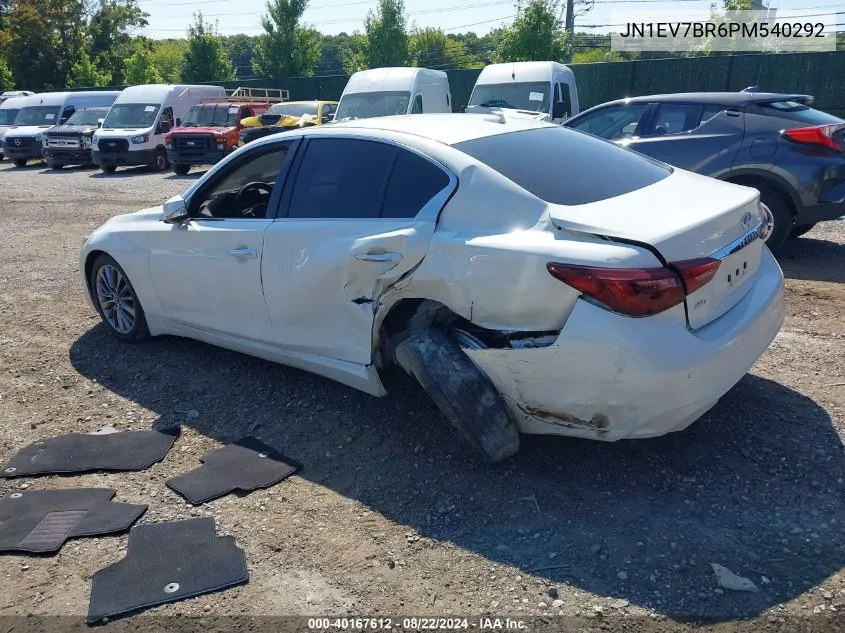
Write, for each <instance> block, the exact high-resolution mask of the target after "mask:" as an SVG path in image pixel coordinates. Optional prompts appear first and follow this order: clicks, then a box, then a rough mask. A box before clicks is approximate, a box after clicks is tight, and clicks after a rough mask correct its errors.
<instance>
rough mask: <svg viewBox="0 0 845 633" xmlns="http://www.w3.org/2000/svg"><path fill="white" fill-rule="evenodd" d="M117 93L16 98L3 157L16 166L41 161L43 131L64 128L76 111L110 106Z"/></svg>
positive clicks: (54, 94)
mask: <svg viewBox="0 0 845 633" xmlns="http://www.w3.org/2000/svg"><path fill="white" fill-rule="evenodd" d="M119 94H120V92H118V91H96V92H44V93H41V94H36V95H32V96H29V97H19V98H21V99H22V102H21V107H20V111H19V112H18V114H17V115H16V116H15V120H14V122H13V123H12V126H11V127H10V128H9V130H8V131H7V132H6V134H5V135H4V136H3V154H4V155H5V156H6V158H10V159H11V160H12V162H13V163H14V164H15V165H16V166H17V167H23V166H24V165H26V164H27V162H28V161H30V160H33V159H38V160H40V159H41V158H42V156H41V146H42V136H43V134H44V131H45V130H49V129H50V128H52V127H55V126H57V125H64V124H65V123H66V122H67V120H68V119H69V118H70V117H71V115H73V113H74V112H76V111H77V110H84V109H85V108H97V107H103V106H105V107H109V106H111V104H112V103H114V101H115V99H116V98H117V96H118V95H119Z"/></svg>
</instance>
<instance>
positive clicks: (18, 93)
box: [0, 90, 35, 103]
mask: <svg viewBox="0 0 845 633" xmlns="http://www.w3.org/2000/svg"><path fill="white" fill-rule="evenodd" d="M34 94H35V93H34V92H30V91H29V90H7V91H6V92H4V93H3V94H1V95H0V103H3V102H4V101H5V100H6V99H11V98H12V97H28V96H30V95H34Z"/></svg>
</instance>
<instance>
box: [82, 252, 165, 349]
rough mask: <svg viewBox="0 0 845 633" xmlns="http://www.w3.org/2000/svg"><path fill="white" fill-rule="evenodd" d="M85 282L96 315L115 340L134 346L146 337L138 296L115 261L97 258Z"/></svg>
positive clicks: (144, 322) (107, 257)
mask: <svg viewBox="0 0 845 633" xmlns="http://www.w3.org/2000/svg"><path fill="white" fill-rule="evenodd" d="M88 283H89V285H90V288H91V297H92V298H93V299H94V305H95V306H96V307H97V312H98V313H99V314H100V318H101V319H102V320H103V323H105V325H106V327H107V328H108V329H109V330H110V331H111V333H112V334H113V335H114V337H115V338H117V339H119V340H121V341H125V342H127V343H135V342H138V341H142V340H144V339H145V338H147V337H149V335H150V331H149V329H147V319H146V317H145V316H144V309H143V308H142V307H141V302H140V301H138V295H136V294H135V289H134V288H133V287H132V284H131V283H130V281H129V277H127V275H126V273H125V272H124V271H123V269H122V268H121V267H120V264H118V263H117V262H116V261H115V260H114V258H112V257H110V256H108V255H105V254H103V255H100V256H99V257H98V258H97V261H95V262H94V266H93V268H92V269H91V277H90V279H89V282H88Z"/></svg>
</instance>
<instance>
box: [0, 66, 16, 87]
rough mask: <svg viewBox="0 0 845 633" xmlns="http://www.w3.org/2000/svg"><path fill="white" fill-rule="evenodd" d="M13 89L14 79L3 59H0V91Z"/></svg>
mask: <svg viewBox="0 0 845 633" xmlns="http://www.w3.org/2000/svg"><path fill="white" fill-rule="evenodd" d="M14 87H15V78H14V77H13V76H12V71H11V69H10V68H9V65H8V64H7V63H6V60H5V59H0V90H11V89H12V88H14Z"/></svg>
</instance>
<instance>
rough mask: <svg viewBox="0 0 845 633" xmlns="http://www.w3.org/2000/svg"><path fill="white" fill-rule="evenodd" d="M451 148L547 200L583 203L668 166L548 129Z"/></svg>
mask: <svg viewBox="0 0 845 633" xmlns="http://www.w3.org/2000/svg"><path fill="white" fill-rule="evenodd" d="M455 148H456V149H459V150H460V151H462V152H464V153H465V154H469V155H470V156H472V157H473V158H475V159H476V160H479V161H481V162H482V163H484V164H485V165H487V166H489V167H492V168H493V169H495V170H496V171H498V172H499V173H500V174H502V175H503V176H505V177H506V178H509V179H510V180H512V181H513V182H515V183H516V184H518V185H519V186H520V187H522V188H523V189H525V190H526V191H528V192H530V193H532V194H534V195H535V196H537V197H538V198H540V199H542V200H545V201H546V202H550V203H552V204H566V205H576V204H589V203H590V202H598V201H599V200H606V199H607V198H614V197H616V196H621V195H623V194H626V193H630V192H631V191H636V190H637V189H642V188H643V187H648V186H649V185H653V184H654V183H656V182H658V181H660V180H663V179H664V178H666V177H667V176H669V174H671V173H672V171H671V169H670V168H669V167H667V166H664V165H662V164H661V163H658V162H656V161H653V160H651V159H649V158H646V157H645V156H642V155H641V154H637V153H635V152H633V151H630V150H627V149H623V148H621V147H618V146H617V145H614V144H613V143H611V142H609V141H605V140H603V139H599V138H596V137H594V136H590V135H588V134H584V133H581V132H576V131H574V130H567V129H564V128H560V127H548V128H541V129H536V130H526V131H523V132H511V133H509V134H499V135H496V136H487V137H484V138H478V139H474V140H472V141H465V142H463V143H458V144H456V145H455Z"/></svg>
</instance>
